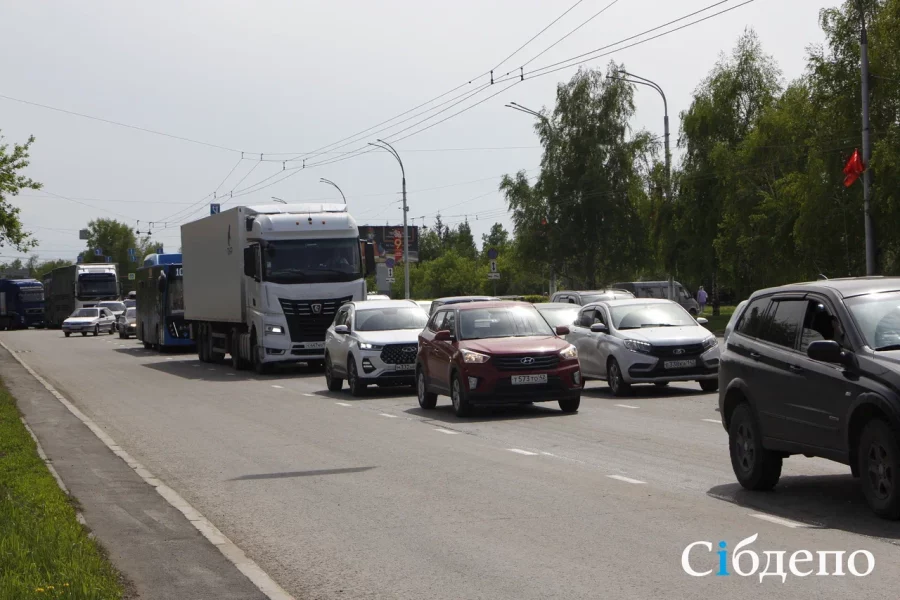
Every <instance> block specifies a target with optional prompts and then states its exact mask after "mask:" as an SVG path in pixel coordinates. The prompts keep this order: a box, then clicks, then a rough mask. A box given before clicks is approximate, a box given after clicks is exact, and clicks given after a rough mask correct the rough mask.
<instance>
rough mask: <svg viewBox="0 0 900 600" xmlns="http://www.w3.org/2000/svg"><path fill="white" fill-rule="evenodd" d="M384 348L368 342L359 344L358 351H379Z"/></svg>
mask: <svg viewBox="0 0 900 600" xmlns="http://www.w3.org/2000/svg"><path fill="white" fill-rule="evenodd" d="M382 348H384V346H382V345H380V344H370V343H369V342H360V343H359V349H360V350H381V349H382Z"/></svg>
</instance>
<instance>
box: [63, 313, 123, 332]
mask: <svg viewBox="0 0 900 600" xmlns="http://www.w3.org/2000/svg"><path fill="white" fill-rule="evenodd" d="M115 324H116V319H115V317H113V314H112V312H110V311H109V309H106V308H79V309H78V310H76V311H75V312H73V313H72V315H71V316H70V317H69V318H68V319H66V320H65V321H63V323H62V330H63V334H64V335H65V336H66V337H69V336H70V335H72V334H73V333H80V334H81V335H87V334H89V333H93V334H94V335H100V332H101V331H103V332H106V333H109V334H112V333H113V331H115Z"/></svg>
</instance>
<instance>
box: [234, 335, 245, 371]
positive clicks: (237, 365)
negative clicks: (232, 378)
mask: <svg viewBox="0 0 900 600" xmlns="http://www.w3.org/2000/svg"><path fill="white" fill-rule="evenodd" d="M231 366H232V368H233V369H234V370H235V371H243V370H244V369H246V368H247V361H246V360H244V359H243V358H241V334H240V332H238V331H237V330H234V331H232V332H231Z"/></svg>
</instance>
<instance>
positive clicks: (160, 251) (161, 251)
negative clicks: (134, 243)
mask: <svg viewBox="0 0 900 600" xmlns="http://www.w3.org/2000/svg"><path fill="white" fill-rule="evenodd" d="M156 253H157V254H162V253H163V247H162V246H160V247H159V248H157V249H156Z"/></svg>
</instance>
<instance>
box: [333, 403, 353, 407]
mask: <svg viewBox="0 0 900 600" xmlns="http://www.w3.org/2000/svg"><path fill="white" fill-rule="evenodd" d="M335 404H337V405H338V406H353V405H352V404H347V403H346V402H335Z"/></svg>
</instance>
